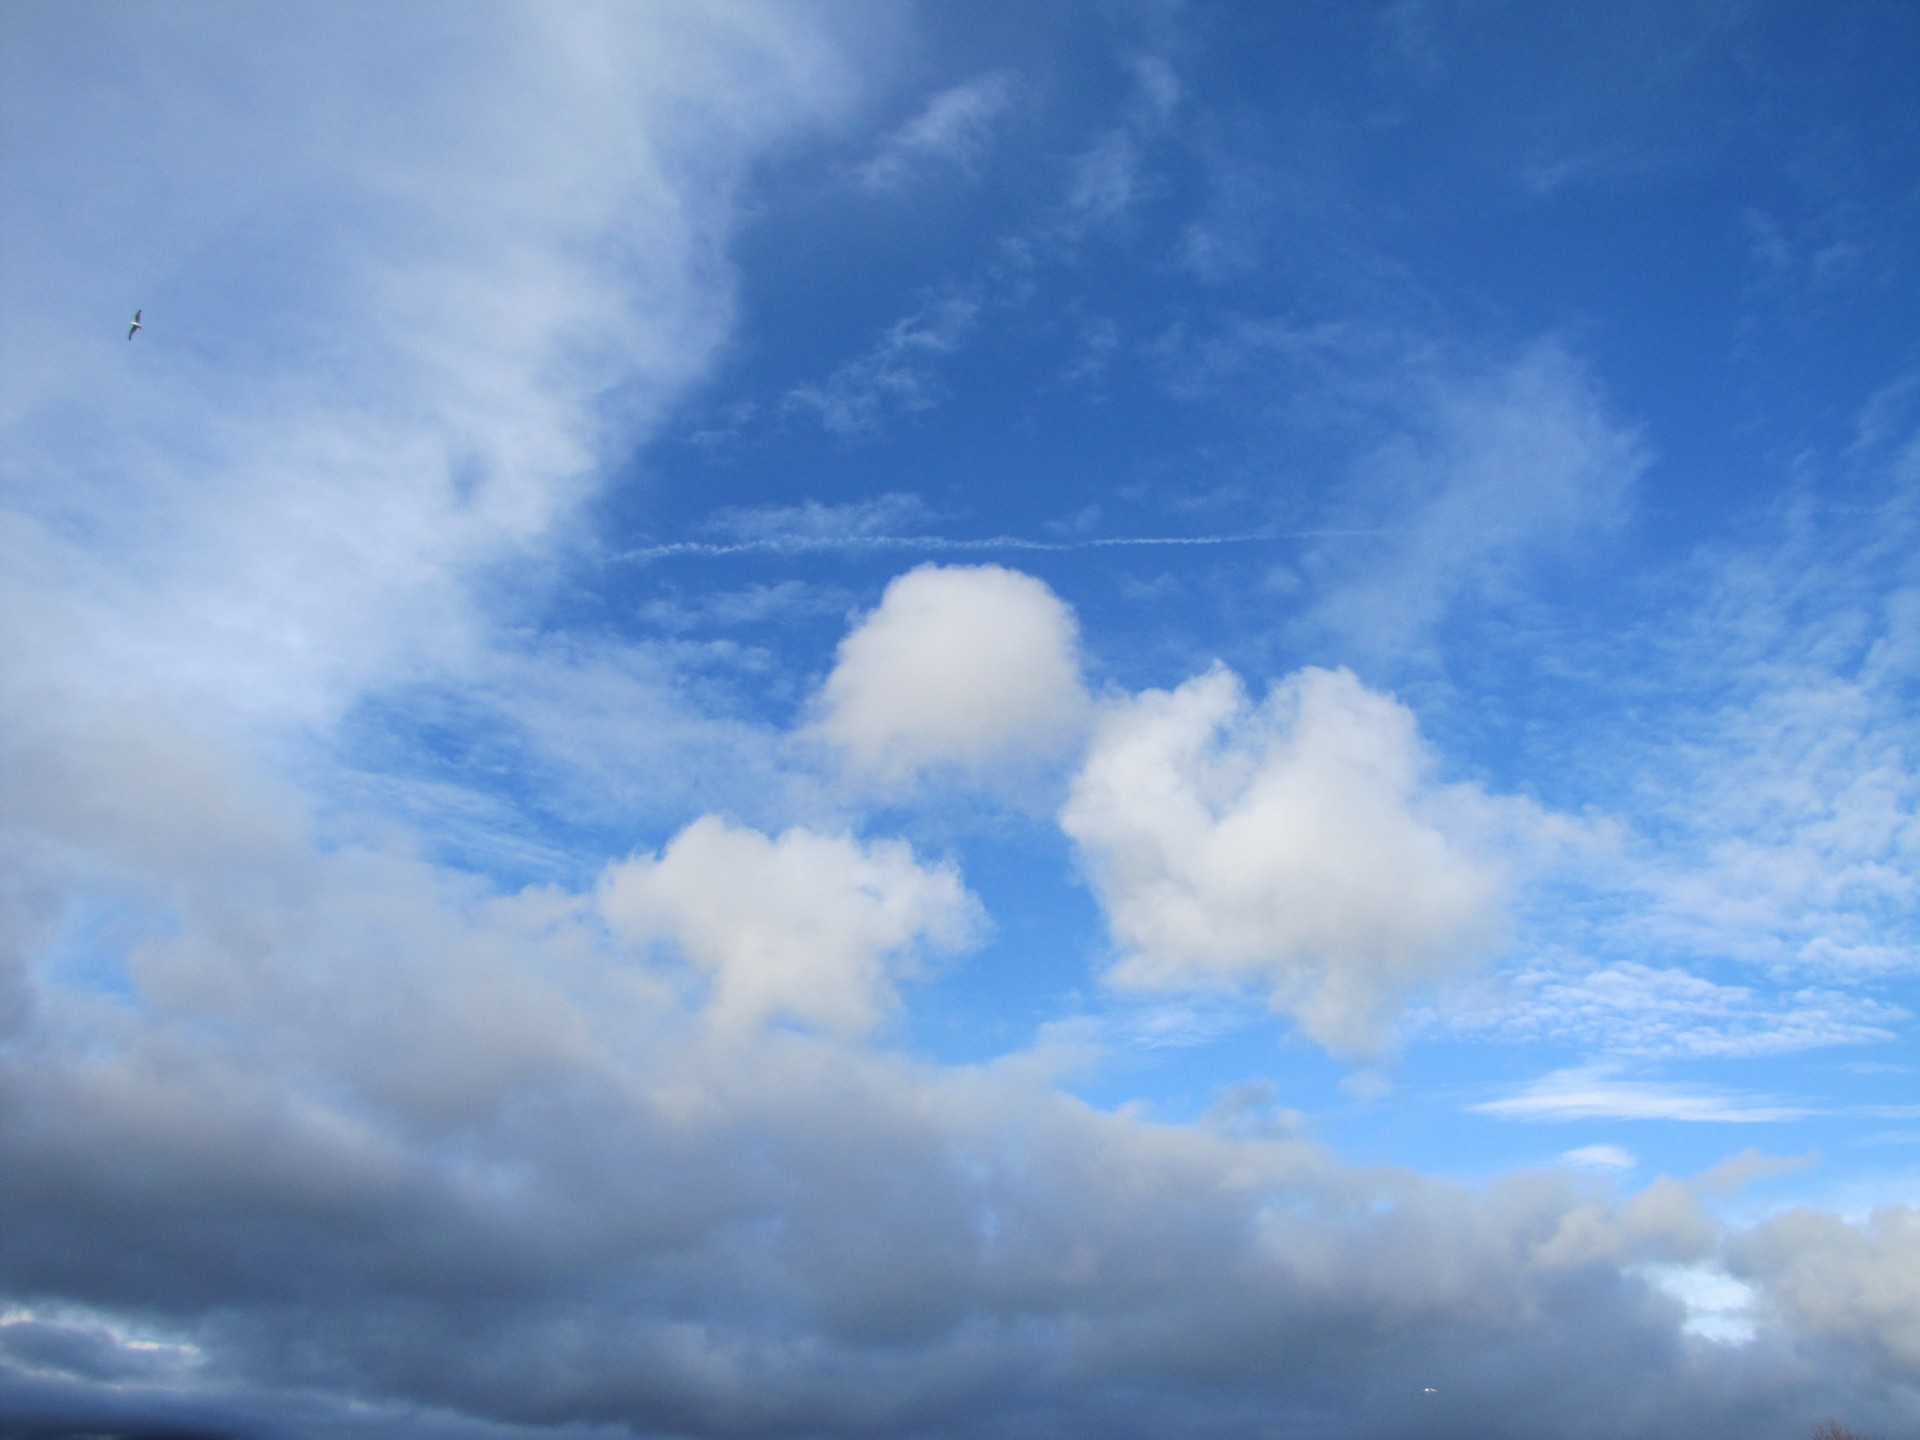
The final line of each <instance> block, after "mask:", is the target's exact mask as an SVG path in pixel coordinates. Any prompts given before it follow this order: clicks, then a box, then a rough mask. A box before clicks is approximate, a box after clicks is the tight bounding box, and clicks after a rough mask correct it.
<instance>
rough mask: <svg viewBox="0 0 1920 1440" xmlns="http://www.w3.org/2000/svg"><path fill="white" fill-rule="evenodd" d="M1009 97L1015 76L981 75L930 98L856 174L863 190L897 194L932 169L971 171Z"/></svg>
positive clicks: (1001, 73)
mask: <svg viewBox="0 0 1920 1440" xmlns="http://www.w3.org/2000/svg"><path fill="white" fill-rule="evenodd" d="M1012 97H1013V77H1012V76H1011V75H1009V74H1006V73H1004V72H997V73H995V74H991V75H983V76H981V77H980V78H978V79H976V80H970V81H968V82H967V83H966V84H964V85H956V86H954V87H953V88H952V89H951V90H943V91H941V92H940V93H939V94H938V95H936V96H934V97H933V98H932V99H931V100H929V101H928V102H927V104H926V108H925V109H923V110H921V111H920V113H919V114H917V115H915V116H914V117H913V118H912V119H911V120H909V121H907V122H906V123H905V124H904V125H902V126H901V127H900V128H899V129H898V130H895V131H894V132H893V133H892V134H891V135H889V136H887V138H886V139H885V140H884V141H882V142H881V144H880V148H879V150H878V151H877V152H876V153H875V155H874V156H873V158H872V159H870V160H868V161H867V162H866V163H865V164H864V165H862V166H860V167H859V169H857V170H855V171H854V178H855V179H856V180H857V181H858V182H859V184H860V187H861V188H862V189H864V190H867V191H870V192H874V193H882V192H886V191H893V190H899V189H901V188H902V187H903V186H905V185H906V184H907V183H908V182H910V181H911V180H912V179H914V177H915V176H917V175H919V174H920V173H922V172H923V171H925V170H926V169H928V168H929V167H931V166H935V165H941V164H944V165H949V166H954V167H957V168H960V169H967V168H970V167H971V165H972V162H973V161H974V159H975V157H977V156H978V155H979V153H980V151H981V150H982V149H983V148H984V147H985V146H986V143H987V140H988V137H989V136H990V134H991V133H992V129H993V125H994V122H995V121H996V120H998V119H999V118H1000V116H1001V114H1002V113H1003V112H1004V111H1005V110H1006V108H1007V105H1008V103H1009V102H1010V101H1011V99H1012Z"/></svg>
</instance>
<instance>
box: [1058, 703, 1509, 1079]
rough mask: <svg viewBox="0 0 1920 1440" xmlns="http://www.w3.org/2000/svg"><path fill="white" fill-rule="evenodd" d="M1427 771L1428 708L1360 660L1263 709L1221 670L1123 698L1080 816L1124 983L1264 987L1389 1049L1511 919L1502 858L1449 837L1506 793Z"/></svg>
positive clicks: (1337, 1033)
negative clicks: (1399, 1018)
mask: <svg viewBox="0 0 1920 1440" xmlns="http://www.w3.org/2000/svg"><path fill="white" fill-rule="evenodd" d="M1425 768H1426V756H1425V752H1424V749H1423V747H1422V746H1421V744H1420V740H1419V736H1418V733H1417V730H1416V726H1415V722H1414V718H1413V716H1412V714H1411V713H1410V712H1409V711H1407V710H1406V708H1405V707H1403V706H1401V705H1399V704H1398V703H1396V702H1395V701H1393V700H1392V699H1390V698H1389V697H1387V696H1384V695H1379V694H1376V693H1374V692H1373V691H1370V690H1368V689H1367V688H1366V687H1365V686H1364V685H1362V684H1361V683H1360V682H1359V681H1358V680H1357V679H1355V678H1354V677H1353V676H1352V675H1351V674H1349V673H1348V672H1346V671H1344V670H1342V671H1330V670H1318V669H1307V670H1302V671H1300V672H1299V673H1297V674H1296V675H1294V676H1292V677H1290V678H1289V679H1287V680H1286V681H1284V682H1282V683H1281V684H1279V685H1276V686H1275V687H1274V689H1273V691H1272V693H1271V694H1270V695H1269V696H1268V698H1267V700H1266V702H1265V703H1264V704H1261V705H1254V704H1252V703H1251V702H1250V701H1249V700H1248V698H1247V696H1246V694H1245V692H1244V691H1243V690H1242V688H1241V685H1240V682H1239V680H1238V679H1237V678H1236V677H1235V676H1234V675H1233V674H1232V673H1231V672H1230V671H1228V670H1226V669H1224V668H1221V667H1216V668H1215V669H1214V670H1212V671H1210V672H1209V673H1208V674H1206V675H1202V676H1200V677H1198V678H1196V679H1193V680H1190V681H1188V682H1187V683H1186V684H1185V685H1182V686H1181V687H1180V688H1179V689H1178V690H1174V691H1149V692H1147V693H1145V694H1142V695H1139V696H1135V697H1133V698H1131V699H1129V700H1126V701H1124V702H1121V703H1119V704H1116V705H1113V706H1111V707H1109V709H1108V710H1107V712H1106V714H1105V715H1104V717H1103V718H1102V719H1101V721H1100V723H1099V725H1098V727H1097V729H1096V731H1095V735H1094V739H1093V742H1092V745H1091V748H1090V750H1089V753H1088V757H1087V760H1086V764H1085V766H1084V768H1083V769H1082V770H1081V772H1080V774H1079V775H1078V776H1077V777H1076V779H1075V780H1074V783H1073V790H1072V794H1071V796H1070V798H1069V800H1068V803H1067V805H1066V808H1065V809H1064V810H1063V811H1062V813H1061V825H1062V827H1063V828H1064V829H1065V830H1066V832H1067V833H1068V834H1069V835H1070V836H1072V837H1073V839H1074V840H1075V841H1077V842H1078V843H1079V846H1080V850H1081V854H1082V856H1083V858H1084V860H1085V863H1086V865H1087V868H1088V870H1089V872H1090V874H1091V876H1092V878H1093V883H1094V886H1095V889H1096V890H1097V891H1098V892H1099V896H1100V899H1101V903H1102V904H1103V906H1104V907H1105V909H1106V913H1107V922H1108V925H1109V927H1110V928H1111V930H1112V932H1113V935H1114V938H1115V939H1116V940H1117V941H1118V942H1119V944H1120V946H1121V947H1122V949H1123V952H1124V954H1123V957H1122V959H1121V961H1120V963H1119V964H1118V965H1117V966H1115V968H1114V970H1113V971H1112V974H1111V978H1112V979H1113V980H1114V981H1116V982H1117V983H1119V984H1122V985H1128V986H1139V987H1145V988H1160V989H1171V988H1188V987H1204V986H1208V985H1213V986H1218V985H1221V984H1227V985H1235V984H1241V983H1251V984H1255V985H1259V986H1262V987H1264V988H1265V989H1266V990H1267V991H1268V992H1269V995H1270V998H1271V1001H1272V1004H1273V1006H1274V1008H1275V1009H1276V1010H1278V1011H1281V1012H1283V1013H1285V1014H1288V1015H1291V1016H1292V1017H1293V1018H1294V1019H1295V1020H1296V1021H1297V1022H1298V1023H1299V1024H1300V1026H1301V1028H1302V1029H1303V1030H1304V1031H1306V1033H1307V1034H1309V1035H1311V1036H1312V1037H1313V1038H1315V1039H1316V1040H1319V1041H1320V1042H1321V1043H1322V1044H1325V1045H1329V1046H1332V1047H1335V1048H1338V1049H1341V1050H1344V1051H1352V1052H1366V1051H1371V1050H1375V1049H1377V1048H1379V1047H1380V1045H1381V1044H1382V1043H1383V1041H1384V1038H1385V1030H1386V1020H1387V1016H1388V1013H1389V1012H1390V1011H1391V1010H1392V1008H1393V1007H1394V1006H1396V1005H1397V1004H1399V1003H1400V1002H1401V1001H1402V1000H1403V999H1404V998H1405V996H1406V994H1407V993H1408V992H1409V991H1410V990H1412V989H1414V988H1416V987H1417V986H1419V985H1421V984H1423V983H1425V982H1429V981H1432V980H1437V979H1439V978H1441V977H1443V976H1445V975H1448V974H1451V973H1454V972H1456V971H1457V970H1459V969H1460V968H1461V967H1462V966H1465V965H1468V964H1471V963H1473V962H1475V961H1477V960H1478V959H1479V958H1481V957H1482V956H1484V955H1485V954H1486V953H1487V951H1488V949H1489V948H1490V947H1491V945H1492V944H1493V943H1494V942H1495V941H1496V940H1497V938H1498V936H1499V932H1500V928H1501V924H1500V922H1501V913H1500V912H1501V900H1502V892H1503V889H1504V884H1503V876H1502V872H1501V870H1500V868H1499V867H1497V866H1495V865H1493V864H1491V863H1489V862H1487V861H1484V860H1482V859H1480V858H1477V857H1475V856H1473V855H1470V854H1468V853H1467V852H1466V851H1465V849H1464V848H1463V847H1462V846H1461V845H1460V844H1458V843H1457V842H1456V840H1455V839H1454V838H1451V837H1450V835H1449V830H1450V829H1457V828H1461V827H1459V826H1455V825H1451V824H1450V823H1449V822H1450V820H1452V819H1455V818H1458V816H1459V815H1461V814H1470V815H1471V818H1472V819H1473V820H1475V821H1477V820H1478V819H1480V818H1483V817H1482V816H1479V815H1478V814H1473V813H1472V812H1478V811H1483V810H1484V809H1486V808H1487V807H1488V806H1490V805H1491V804H1492V803H1493V802H1491V801H1489V800H1488V797H1486V796H1483V795H1479V794H1478V793H1477V792H1474V793H1472V794H1468V793H1467V792H1454V791H1447V790H1442V789H1439V788H1437V787H1433V786H1431V785H1430V784H1429V783H1428V782H1427V780H1426V777H1425V774H1424V771H1425ZM1469 801H1470V802H1472V803H1466V802H1469Z"/></svg>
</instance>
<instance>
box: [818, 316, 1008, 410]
mask: <svg viewBox="0 0 1920 1440" xmlns="http://www.w3.org/2000/svg"><path fill="white" fill-rule="evenodd" d="M979 311H980V306H979V303H978V302H977V301H975V300H973V299H971V298H969V297H967V296H965V295H947V296H944V297H941V298H938V299H934V300H930V301H928V302H927V303H926V304H925V305H923V306H921V307H920V308H919V309H918V310H916V311H915V312H914V313H913V314H911V315H907V316H903V317H902V318H901V319H899V320H896V321H895V322H894V323H893V324H892V325H891V326H889V327H888V328H887V332H886V334H884V335H882V336H881V337H880V339H879V340H878V341H876V342H875V344H874V346H873V348H872V349H870V350H869V351H867V353H866V354H864V355H861V356H857V357H856V358H854V359H852V360H849V361H847V363H846V364H844V365H842V366H841V367H840V368H839V369H837V370H835V371H834V372H833V374H831V375H829V376H828V377H827V378H826V379H825V380H823V381H821V382H819V383H818V384H810V385H797V386H795V387H794V388H793V389H792V390H790V391H788V392H787V396H786V406H787V408H788V409H789V410H811V411H812V412H814V414H816V415H818V416H819V417H820V423H821V424H822V425H823V426H825V427H826V428H827V429H828V430H830V431H832V432H833V433H834V434H836V435H861V434H865V433H867V432H869V431H872V430H874V429H876V428H877V427H878V426H879V424H880V421H881V420H882V418H883V417H884V416H885V415H886V414H887V413H888V412H889V411H899V412H901V413H903V414H908V415H914V414H918V413H919V412H921V411H923V410H931V409H932V408H933V407H934V406H936V405H938V404H939V403H940V402H941V401H942V400H943V399H945V398H946V391H945V389H944V387H943V386H942V385H941V383H940V381H939V379H938V377H937V376H936V375H935V374H934V372H933V369H932V365H931V363H930V362H931V361H933V360H934V359H935V358H937V357H939V356H942V355H947V354H951V353H952V352H953V351H954V350H956V349H958V348H959V345H960V342H961V340H962V339H963V338H965V336H966V334H967V332H968V331H969V330H971V329H972V328H973V325H974V320H975V318H976V317H977V316H978V314H979Z"/></svg>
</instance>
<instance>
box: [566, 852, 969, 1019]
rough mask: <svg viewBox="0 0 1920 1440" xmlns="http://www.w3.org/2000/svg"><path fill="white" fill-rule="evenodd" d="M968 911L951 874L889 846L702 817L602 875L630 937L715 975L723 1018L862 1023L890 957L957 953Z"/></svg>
mask: <svg viewBox="0 0 1920 1440" xmlns="http://www.w3.org/2000/svg"><path fill="white" fill-rule="evenodd" d="M977 908H978V907H977V905H976V904H975V903H974V902H973V901H972V899H971V897H970V896H968V894H967V892H966V888H965V886H964V885H962V883H961V881H960V876H959V874H958V873H957V872H956V871H955V870H954V869H952V868H951V867H950V866H948V867H941V868H937V869H928V868H926V867H924V866H921V865H919V864H918V863H916V862H915V860H914V857H913V854H912V852H911V851H910V850H909V849H908V848H907V847H906V845H904V844H902V843H900V842H898V841H893V842H881V843H879V844H875V845H872V846H861V845H860V844H858V843H857V842H855V841H853V840H851V839H849V838H847V837H844V836H833V835H815V834H812V833H810V832H808V831H805V830H797V829H796V830H789V831H787V832H786V833H785V834H784V835H781V836H779V837H778V838H777V839H772V840H770V839H768V838H767V837H766V836H764V835H761V834H759V833H758V832H757V831H752V830H741V829H737V828H735V827H734V826H731V825H728V824H727V823H726V822H725V821H723V820H719V819H717V818H715V817H712V816H708V817H707V818H705V819H703V820H698V821H695V822H694V823H693V824H692V825H690V826H688V827H687V829H686V830H684V831H682V832H681V833H680V834H679V835H678V836H676V837H675V839H674V840H673V843H672V844H670V845H668V846H667V848H666V850H665V851H664V852H663V853H662V854H660V855H659V856H658V857H653V856H643V857H639V858H636V859H634V860H630V861H628V862H627V863H625V864H624V865H619V866H615V867H614V868H612V869H611V870H609V871H608V873H607V875H606V876H605V878H604V880H603V882H602V891H601V909H602V911H603V912H604V913H605V915H606V917H607V919H608V920H609V921H610V922H612V924H613V925H614V926H616V927H617V928H618V929H620V930H621V931H623V932H625V933H626V934H629V935H632V936H635V937H637V938H642V939H651V938H655V937H660V938H666V939H670V940H671V941H672V942H673V943H674V944H676V945H677V946H678V947H679V948H680V950H681V951H682V952H683V953H684V954H685V955H686V957H687V958H688V959H689V960H691V961H692V962H693V963H694V964H696V965H697V966H699V967H700V968H701V969H702V970H705V971H706V972H708V973H709V974H710V975H711V977H712V981H713V1001H712V1011H713V1014H714V1016H715V1018H716V1019H717V1020H719V1021H720V1022H721V1023H722V1024H724V1025H728V1026H733V1027H738V1026H742V1025H753V1024H757V1023H759V1022H761V1021H763V1020H766V1019H768V1018H769V1017H772V1016H783V1017H788V1018H793V1019H799V1020H804V1021H809V1022H812V1023H815V1024H819V1025H823V1026H826V1027H828V1028H830V1029H833V1030H838V1031H842V1032H846V1033H859V1032H861V1031H864V1030H867V1029H870V1028H871V1027H872V1026H873V1024H874V1023H875V1022H876V1021H877V1020H878V1019H879V1017H880V1014H881V1012H882V1010H883V1009H884V1006H885V1001H886V999H887V997H888V994H889V993H890V992H889V990H888V988H887V962H888V961H889V960H893V961H896V962H897V961H899V960H901V959H903V958H906V957H909V956H910V955H911V953H912V952H913V951H914V949H915V948H916V947H917V946H918V945H920V944H921V943H922V942H923V941H924V942H926V943H928V944H931V945H933V946H935V947H937V948H942V949H948V950H952V949H956V948H958V947H959V946H961V945H963V944H965V943H966V941H967V940H968V939H969V938H970V936H971V935H972V934H973V933H974V931H975V929H976V927H977Z"/></svg>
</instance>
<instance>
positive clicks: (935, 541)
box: [609, 530, 1392, 564]
mask: <svg viewBox="0 0 1920 1440" xmlns="http://www.w3.org/2000/svg"><path fill="white" fill-rule="evenodd" d="M1390 533H1392V532H1390V531H1387V530H1264V531H1258V532H1254V533H1251V534H1245V535H1099V536H1093V537H1091V538H1088V539H1084V540H1035V539H1033V538H1031V537H1030V536H1025V535H992V536H986V537H984V538H979V539H958V538H952V537H948V536H943V535H769V536H765V537H762V538H759V539H754V540H724V541H723V540H673V541H668V542H665V543H663V544H659V545H643V546H640V547H639V548H638V549H634V550H626V551H622V552H621V553H620V554H618V555H614V556H611V557H609V558H610V560H612V561H615V562H620V561H631V562H636V563H640V564H645V563H648V562H650V561H654V560H668V559H672V558H673V557H675V556H679V555H694V556H703V557H713V556H726V555H806V554H817V553H819V552H822V551H836V550H841V551H844V550H916V551H925V552H939V551H955V550H960V551H965V550H1041V551H1048V552H1052V553H1060V552H1064V551H1071V550H1107V549H1115V548H1120V547H1131V546H1150V545H1256V544H1260V543H1262V542H1269V543H1270V542H1273V541H1276V540H1308V539H1319V538H1322V537H1331V536H1351V535H1386V534H1390Z"/></svg>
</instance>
